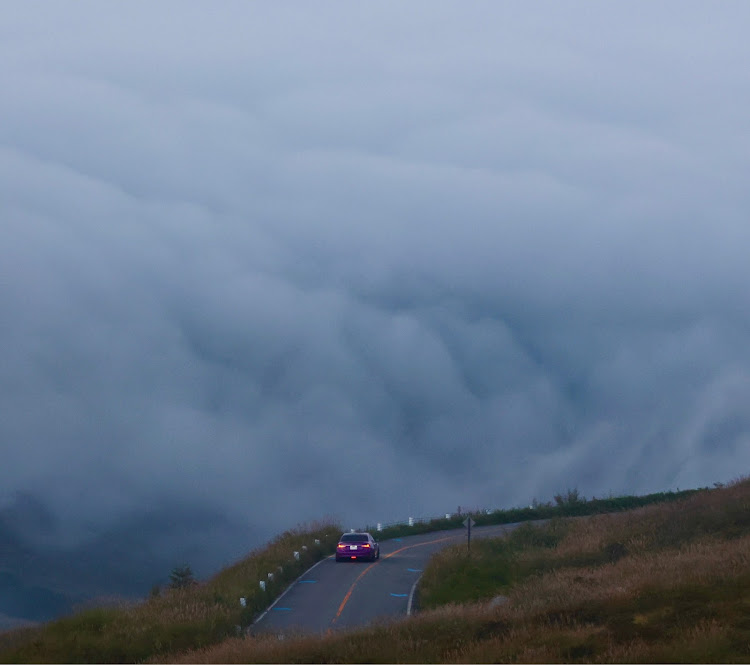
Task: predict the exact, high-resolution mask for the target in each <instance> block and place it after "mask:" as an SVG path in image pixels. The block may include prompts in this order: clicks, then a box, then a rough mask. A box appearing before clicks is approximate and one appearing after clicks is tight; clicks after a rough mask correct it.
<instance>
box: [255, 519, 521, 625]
mask: <svg viewBox="0 0 750 665" xmlns="http://www.w3.org/2000/svg"><path fill="white" fill-rule="evenodd" d="M516 526H517V524H504V525H501V526H485V527H473V528H472V530H471V537H472V540H474V539H475V538H484V537H488V536H501V535H503V534H504V533H507V532H508V531H510V530H512V529H514V528H515V527H516ZM466 535H467V534H466V530H465V529H457V530H451V531H440V532H435V533H426V534H421V535H418V536H406V537H403V538H395V539H392V540H386V541H383V542H382V543H380V560H379V561H375V562H374V563H373V562H369V561H367V562H365V561H344V562H341V563H336V561H335V560H334V558H333V556H331V557H330V558H327V559H323V560H322V561H320V562H319V563H317V564H316V565H315V566H313V567H312V568H310V569H309V570H308V571H307V572H306V573H305V574H304V575H302V577H300V578H299V579H298V580H297V581H296V582H295V583H294V584H292V585H291V586H290V587H289V588H288V589H287V590H286V591H285V592H284V594H282V596H280V597H279V598H278V599H277V600H276V602H275V603H274V604H273V605H272V606H271V607H270V608H269V609H268V610H267V611H266V612H265V613H264V614H262V615H261V616H260V617H259V618H258V619H257V620H256V622H255V623H254V624H253V626H252V627H251V629H250V630H251V632H252V633H275V634H278V635H290V634H309V633H326V632H328V631H332V630H345V629H348V628H355V627H360V626H364V625H367V624H370V623H373V622H376V621H380V620H388V619H395V618H399V617H404V616H406V615H407V611H409V610H410V609H411V596H412V593H413V590H414V588H415V585H416V582H417V580H418V579H419V577H420V576H421V574H422V571H423V570H424V568H425V566H426V565H427V562H428V561H429V559H430V557H431V556H432V555H433V554H435V552H437V551H438V550H440V549H442V548H443V547H446V546H447V545H453V544H456V543H466V540H467V538H466Z"/></svg>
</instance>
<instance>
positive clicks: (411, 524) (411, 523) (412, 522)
mask: <svg viewBox="0 0 750 665" xmlns="http://www.w3.org/2000/svg"><path fill="white" fill-rule="evenodd" d="M409 526H414V518H413V517H410V518H409Z"/></svg>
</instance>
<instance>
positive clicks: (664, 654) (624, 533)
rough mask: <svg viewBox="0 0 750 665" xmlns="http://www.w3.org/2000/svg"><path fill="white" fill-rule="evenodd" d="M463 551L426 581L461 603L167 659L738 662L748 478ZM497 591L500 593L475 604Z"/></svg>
mask: <svg viewBox="0 0 750 665" xmlns="http://www.w3.org/2000/svg"><path fill="white" fill-rule="evenodd" d="M472 550H473V553H472V561H471V562H470V565H468V566H467V558H466V555H465V552H464V551H463V548H461V549H452V550H446V551H444V552H442V553H441V554H440V555H439V556H438V557H436V558H435V562H434V564H431V566H430V568H429V569H428V571H426V573H425V579H429V577H430V575H431V574H432V573H433V572H434V571H435V570H438V571H439V572H440V574H439V575H437V576H433V577H434V580H437V581H440V583H442V584H445V585H447V586H448V587H449V588H451V585H453V587H452V588H455V586H456V585H455V579H452V576H453V577H455V578H456V579H458V580H460V583H461V584H464V585H468V586H470V587H472V588H473V589H474V593H475V595H476V597H475V598H474V601H473V602H469V603H464V604H444V605H442V606H440V607H437V608H436V609H433V610H429V611H425V612H422V613H421V614H419V615H417V616H416V617H414V618H412V619H409V620H407V621H403V622H400V623H393V624H389V625H380V626H372V627H369V628H367V629H364V630H359V631H354V632H349V633H343V634H334V635H330V636H325V637H305V638H299V639H294V640H292V639H287V640H284V641H279V640H277V639H275V638H268V637H266V638H263V639H256V638H246V639H230V640H227V641H225V642H222V643H221V644H218V645H215V646H211V647H208V648H205V649H201V650H194V651H189V652H185V653H183V654H181V655H179V656H178V657H175V658H174V659H173V660H171V661H170V662H195V663H214V662H226V663H233V662H268V663H274V662H287V663H297V662H316V663H318V662H320V663H323V662H351V663H354V662H477V663H478V662H498V663H502V662H508V663H534V662H591V663H599V662H601V663H611V662H647V663H648V662H748V661H750V611H749V610H750V481H747V480H743V481H738V482H736V483H734V484H732V485H731V486H730V487H727V488H722V489H717V490H711V491H706V492H702V493H700V494H696V495H694V496H691V497H690V498H688V499H685V500H683V501H680V502H675V503H670V504H664V505H654V506H650V507H647V508H641V509H637V510H633V511H630V512H628V513H621V514H617V515H603V516H597V517H592V518H582V519H574V520H568V521H566V522H558V523H554V524H551V525H549V526H548V527H547V528H546V529H544V530H538V531H534V530H530V529H525V530H521V531H520V532H519V535H517V536H515V537H511V538H508V539H507V541H505V542H500V541H498V542H496V543H488V544H486V545H483V546H482V547H480V546H479V544H477V548H476V550H474V548H472ZM498 559H501V560H502V561H501V564H498V563H497V560H498ZM493 566H494V569H495V570H496V571H499V573H498V575H496V576H495V577H494V578H493V577H492V576H490V577H488V576H487V574H486V568H487V567H489V568H491V569H492V568H493ZM477 571H478V572H477ZM475 573H476V574H477V575H478V576H479V578H478V579H479V580H480V581H481V583H480V584H476V579H477V578H474V577H472V576H473V575H474V574H475ZM435 591H436V593H437V594H438V595H439V589H436V590H435ZM498 592H503V593H504V594H506V595H507V596H508V598H509V600H508V602H507V603H505V604H503V605H500V606H497V607H492V606H490V604H489V603H487V602H484V601H483V600H482V599H486V598H489V597H491V596H492V595H494V594H496V593H498ZM469 595H470V594H469Z"/></svg>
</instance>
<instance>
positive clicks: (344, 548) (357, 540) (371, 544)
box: [336, 533, 380, 561]
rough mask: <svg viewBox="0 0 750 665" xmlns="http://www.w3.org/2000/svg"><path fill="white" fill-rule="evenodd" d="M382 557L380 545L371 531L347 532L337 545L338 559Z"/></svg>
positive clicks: (372, 559)
mask: <svg viewBox="0 0 750 665" xmlns="http://www.w3.org/2000/svg"><path fill="white" fill-rule="evenodd" d="M379 558H380V545H378V543H377V542H376V541H375V539H374V538H373V537H372V536H371V535H370V534H369V533H345V534H344V535H342V536H341V538H339V544H338V545H337V546H336V561H347V560H349V561H351V560H352V559H353V560H355V561H356V560H357V559H367V560H368V561H377V560H378V559H379Z"/></svg>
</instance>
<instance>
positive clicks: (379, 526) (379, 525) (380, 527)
mask: <svg viewBox="0 0 750 665" xmlns="http://www.w3.org/2000/svg"><path fill="white" fill-rule="evenodd" d="M382 530H383V525H382V524H381V523H380V522H378V531H382Z"/></svg>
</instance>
